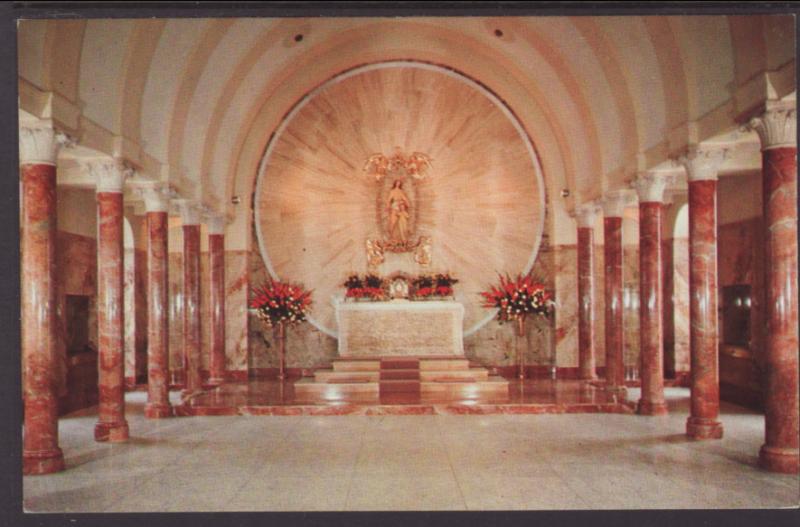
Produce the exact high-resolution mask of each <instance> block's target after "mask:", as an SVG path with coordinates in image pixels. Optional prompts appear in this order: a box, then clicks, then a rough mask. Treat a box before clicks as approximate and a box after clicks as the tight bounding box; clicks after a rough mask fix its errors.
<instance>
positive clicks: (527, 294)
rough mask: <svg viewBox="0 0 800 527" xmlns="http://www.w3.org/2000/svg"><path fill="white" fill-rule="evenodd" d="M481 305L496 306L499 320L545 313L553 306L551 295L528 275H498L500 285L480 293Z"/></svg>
mask: <svg viewBox="0 0 800 527" xmlns="http://www.w3.org/2000/svg"><path fill="white" fill-rule="evenodd" d="M481 296H483V298H484V303H483V307H487V308H497V309H499V310H500V311H499V312H498V313H497V319H498V320H499V321H500V322H505V321H509V320H516V319H519V318H521V317H525V316H526V315H528V314H536V315H547V314H549V313H550V311H551V308H552V306H553V301H552V295H551V294H550V293H549V292H547V291H546V290H545V288H544V286H543V285H542V284H539V283H536V282H534V281H533V278H532V277H531V276H530V275H527V276H522V275H517V278H516V279H512V278H511V277H510V276H509V275H506V276H503V275H500V285H499V286H492V288H491V289H490V290H489V291H484V292H482V293H481Z"/></svg>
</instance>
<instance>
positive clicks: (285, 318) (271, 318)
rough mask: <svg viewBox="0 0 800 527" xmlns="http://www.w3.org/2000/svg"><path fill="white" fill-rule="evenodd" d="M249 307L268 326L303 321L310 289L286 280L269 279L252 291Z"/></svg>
mask: <svg viewBox="0 0 800 527" xmlns="http://www.w3.org/2000/svg"><path fill="white" fill-rule="evenodd" d="M252 295H253V296H252V299H251V300H250V308H251V309H255V310H256V311H257V313H258V317H259V318H260V319H261V320H263V321H264V322H266V323H267V324H268V325H269V326H275V325H277V324H281V323H284V324H293V323H295V322H304V321H305V320H306V314H307V313H308V311H309V308H310V307H311V291H306V290H305V289H303V287H302V286H300V285H296V284H290V283H287V282H276V281H269V282H267V283H265V284H263V285H261V286H259V287H256V288H254V289H253V291H252Z"/></svg>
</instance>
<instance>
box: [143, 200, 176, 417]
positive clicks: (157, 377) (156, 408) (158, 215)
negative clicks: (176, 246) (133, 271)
mask: <svg viewBox="0 0 800 527" xmlns="http://www.w3.org/2000/svg"><path fill="white" fill-rule="evenodd" d="M168 220H169V219H168V216H167V213H166V212H159V211H150V212H148V213H147V234H148V248H149V249H148V255H147V257H148V265H147V269H148V299H149V306H148V310H147V312H148V319H147V342H148V355H147V404H146V405H145V409H144V415H145V417H149V418H162V417H169V416H170V415H172V407H171V406H170V403H169V381H170V379H169V327H168V318H169V296H168V293H169V281H168V279H167V273H168V270H169V265H168V260H167V254H168V253H167V248H168V244H167V236H168V235H167V232H168V229H167V225H168Z"/></svg>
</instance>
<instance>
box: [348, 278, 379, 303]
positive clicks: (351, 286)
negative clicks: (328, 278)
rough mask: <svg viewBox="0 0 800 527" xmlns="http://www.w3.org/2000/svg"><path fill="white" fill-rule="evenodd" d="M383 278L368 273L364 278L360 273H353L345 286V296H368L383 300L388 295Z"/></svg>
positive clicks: (368, 297)
mask: <svg viewBox="0 0 800 527" xmlns="http://www.w3.org/2000/svg"><path fill="white" fill-rule="evenodd" d="M385 285H386V284H385V283H384V280H383V278H381V277H380V276H377V275H374V274H368V275H367V276H365V277H364V279H363V280H362V279H361V278H359V276H358V275H355V274H354V275H351V276H350V277H349V278H348V279H347V281H345V283H344V286H345V287H346V288H347V293H345V298H367V299H370V300H383V299H384V298H385V297H386V287H385Z"/></svg>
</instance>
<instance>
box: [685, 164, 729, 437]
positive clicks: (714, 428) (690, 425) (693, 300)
mask: <svg viewBox="0 0 800 527" xmlns="http://www.w3.org/2000/svg"><path fill="white" fill-rule="evenodd" d="M689 267H690V271H689V288H690V305H689V310H690V320H691V329H690V339H691V388H692V391H691V394H692V395H691V405H690V415H689V418H688V420H687V422H686V434H687V435H688V436H690V437H692V438H695V439H719V438H721V437H722V424H721V423H720V422H719V419H718V418H719V373H718V372H719V363H718V353H719V335H718V327H719V324H718V313H717V298H718V288H717V182H716V180H702V181H690V182H689Z"/></svg>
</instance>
